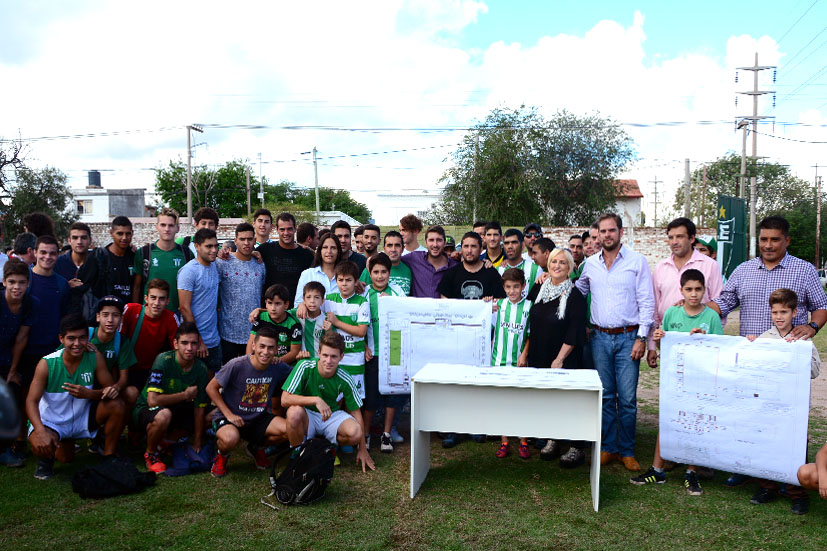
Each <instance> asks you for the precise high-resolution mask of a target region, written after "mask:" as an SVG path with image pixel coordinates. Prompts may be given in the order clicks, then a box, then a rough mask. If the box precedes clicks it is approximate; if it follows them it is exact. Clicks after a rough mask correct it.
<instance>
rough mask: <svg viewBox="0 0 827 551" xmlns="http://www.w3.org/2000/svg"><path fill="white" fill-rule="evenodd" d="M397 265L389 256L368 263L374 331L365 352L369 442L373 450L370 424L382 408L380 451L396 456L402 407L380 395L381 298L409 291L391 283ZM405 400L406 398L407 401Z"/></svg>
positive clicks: (366, 417)
mask: <svg viewBox="0 0 827 551" xmlns="http://www.w3.org/2000/svg"><path fill="white" fill-rule="evenodd" d="M392 265H393V263H392V262H391V259H390V257H389V256H388V255H386V254H385V253H379V254H377V255H376V256H374V257H372V258H370V259H369V260H368V269H369V270H370V280H371V284H370V286H369V287H368V288H367V290H366V294H367V299H368V304H369V305H370V330H369V331H368V342H367V347H366V348H365V361H366V363H365V410H364V412H363V413H362V417H363V418H364V420H365V427H364V429H365V439H366V442H367V445H368V447H370V423H371V421H372V420H373V413H374V412H375V411H376V408H378V407H384V408H385V428H384V430H383V431H382V437H381V440H380V451H382V452H383V453H392V452H393V442H392V441H391V434H390V432H391V427H392V426H393V418H394V417H395V416H396V409H397V407H398V404H397V402H398V401H399V400H398V397H397V396H383V395H382V394H380V392H379V297H381V296H389V297H404V296H405V291H403V290H402V289H401V288H399V287H398V286H397V285H395V284H393V283H391V282H390V276H391V267H392ZM403 400H404V397H403Z"/></svg>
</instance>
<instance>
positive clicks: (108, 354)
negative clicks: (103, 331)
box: [106, 350, 115, 359]
mask: <svg viewBox="0 0 827 551" xmlns="http://www.w3.org/2000/svg"><path fill="white" fill-rule="evenodd" d="M106 357H107V358H108V359H112V358H114V357H115V351H114V350H107V351H106Z"/></svg>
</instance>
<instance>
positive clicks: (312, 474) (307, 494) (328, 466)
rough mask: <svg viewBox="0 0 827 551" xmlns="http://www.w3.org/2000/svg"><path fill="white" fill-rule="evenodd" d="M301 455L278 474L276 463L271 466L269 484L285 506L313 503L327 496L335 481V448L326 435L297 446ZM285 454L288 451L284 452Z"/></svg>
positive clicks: (276, 460) (273, 493)
mask: <svg viewBox="0 0 827 551" xmlns="http://www.w3.org/2000/svg"><path fill="white" fill-rule="evenodd" d="M297 449H298V450H299V451H298V454H297V455H296V456H295V457H293V458H292V459H291V460H290V462H289V463H287V467H285V469H284V470H283V471H282V472H281V474H280V475H279V476H278V477H276V463H277V462H278V458H276V459H275V460H274V461H273V464H272V465H270V487H271V488H272V489H273V492H272V493H271V494H270V495H275V496H276V499H278V500H279V502H280V503H282V504H283V505H310V504H311V503H313V502H315V501H318V500H320V499H321V498H323V497H324V492H325V489H327V486H328V484H330V481H331V480H333V461H334V460H335V459H336V448H335V447H334V446H333V445H331V444H330V442H328V441H327V440H326V439H324V438H311V439H310V440H308V441H307V442H304V443H303V444H301V445H300V446H299V447H298V448H297ZM285 453H286V452H285Z"/></svg>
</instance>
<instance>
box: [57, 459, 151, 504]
mask: <svg viewBox="0 0 827 551" xmlns="http://www.w3.org/2000/svg"><path fill="white" fill-rule="evenodd" d="M153 485H155V473H142V472H140V471H139V470H138V469H136V468H135V465H133V464H132V462H131V461H129V460H128V459H126V458H124V457H107V458H105V459H104V460H103V461H102V462H100V463H99V464H97V465H91V466H87V467H84V468H82V469H81V470H79V471H78V472H76V473H75V476H73V477H72V491H74V492H75V493H77V494H78V495H79V496H80V497H83V498H104V497H113V496H119V495H122V494H131V493H134V492H139V491H141V490H143V489H144V488H146V487H147V486H153Z"/></svg>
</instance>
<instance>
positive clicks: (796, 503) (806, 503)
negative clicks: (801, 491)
mask: <svg viewBox="0 0 827 551" xmlns="http://www.w3.org/2000/svg"><path fill="white" fill-rule="evenodd" d="M792 509H793V514H794V515H806V514H807V512H808V511H809V510H810V498H808V497H797V498H795V499H793V506H792Z"/></svg>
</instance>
